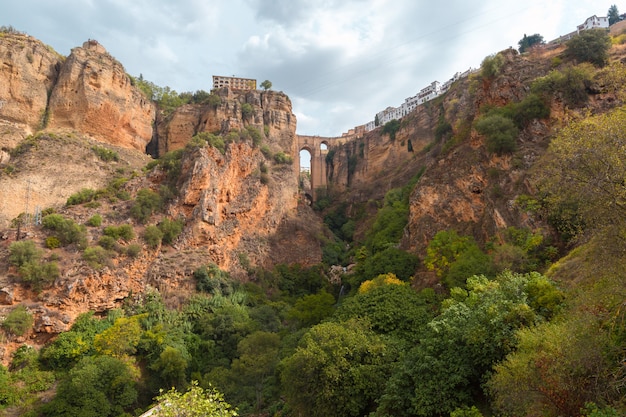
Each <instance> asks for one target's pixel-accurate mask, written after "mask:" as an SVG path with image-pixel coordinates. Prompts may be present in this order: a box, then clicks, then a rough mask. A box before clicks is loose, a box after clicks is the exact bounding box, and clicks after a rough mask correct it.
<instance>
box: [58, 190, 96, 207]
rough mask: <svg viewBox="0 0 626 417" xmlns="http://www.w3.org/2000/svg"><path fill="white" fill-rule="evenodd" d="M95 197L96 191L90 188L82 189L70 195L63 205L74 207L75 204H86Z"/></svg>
mask: <svg viewBox="0 0 626 417" xmlns="http://www.w3.org/2000/svg"><path fill="white" fill-rule="evenodd" d="M95 197H96V191H95V190H92V189H91V188H83V189H82V190H80V191H79V192H77V193H74V194H72V195H71V196H69V198H68V199H67V202H66V203H65V205H67V206H75V205H77V204H83V203H88V202H90V201H92V200H93V199H94V198H95Z"/></svg>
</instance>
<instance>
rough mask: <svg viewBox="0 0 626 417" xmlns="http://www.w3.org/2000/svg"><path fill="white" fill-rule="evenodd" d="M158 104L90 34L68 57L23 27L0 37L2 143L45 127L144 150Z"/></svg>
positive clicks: (6, 145)
mask: <svg viewBox="0 0 626 417" xmlns="http://www.w3.org/2000/svg"><path fill="white" fill-rule="evenodd" d="M154 120H155V107H154V105H153V103H151V102H150V101H149V100H147V99H146V98H145V96H144V95H143V94H142V93H141V92H140V91H139V90H138V89H136V88H135V87H134V86H133V85H132V84H131V80H130V78H129V77H128V75H127V74H126V72H125V70H124V67H123V66H122V65H121V64H120V63H119V62H118V61H116V60H115V59H114V58H113V57H112V56H111V55H109V54H108V53H107V52H106V50H105V49H104V47H103V46H102V45H100V44H98V43H97V42H96V41H93V40H90V41H87V42H85V43H84V44H83V46H82V47H79V48H74V49H73V50H72V53H71V54H70V56H69V57H67V58H64V57H63V56H61V55H59V54H58V53H56V52H55V51H54V50H52V49H51V48H50V47H48V46H46V45H44V44H43V43H42V42H40V41H39V40H37V39H34V38H32V37H30V36H28V35H23V34H19V33H3V34H2V37H0V128H1V131H0V147H1V148H4V149H7V150H10V149H12V148H14V147H15V146H17V144H18V143H19V142H20V141H21V140H22V139H24V138H25V137H26V136H28V135H30V134H33V133H34V132H36V131H38V130H41V129H46V130H49V131H57V130H60V129H63V130H65V131H73V132H78V133H81V134H84V135H85V134H86V135H90V136H92V137H93V138H94V139H96V140H99V141H101V142H104V143H109V144H112V145H116V146H121V147H124V148H129V149H136V150H139V151H141V152H145V149H146V145H147V144H148V143H149V142H150V140H151V139H152V132H153V124H154Z"/></svg>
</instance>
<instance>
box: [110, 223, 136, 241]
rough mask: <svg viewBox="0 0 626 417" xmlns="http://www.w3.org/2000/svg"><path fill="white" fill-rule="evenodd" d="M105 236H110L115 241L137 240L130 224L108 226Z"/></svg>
mask: <svg viewBox="0 0 626 417" xmlns="http://www.w3.org/2000/svg"><path fill="white" fill-rule="evenodd" d="M103 233H104V235H105V236H110V237H112V238H113V239H114V240H120V239H123V240H125V241H126V242H129V241H131V240H132V239H134V238H135V232H134V231H133V227H132V226H131V225H130V224H122V225H120V226H107V227H105V228H104V231H103Z"/></svg>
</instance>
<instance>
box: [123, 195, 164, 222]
mask: <svg viewBox="0 0 626 417" xmlns="http://www.w3.org/2000/svg"><path fill="white" fill-rule="evenodd" d="M162 204H163V202H162V199H161V196H160V195H159V194H157V193H155V192H154V191H152V190H149V189H147V188H144V189H141V190H139V192H137V198H136V199H135V202H134V204H133V205H132V207H131V208H130V215H131V216H132V217H133V218H134V219H135V220H137V221H139V222H141V223H145V222H146V221H147V220H148V219H149V218H150V216H152V214H154V213H155V212H157V211H159V210H160V209H161V206H162Z"/></svg>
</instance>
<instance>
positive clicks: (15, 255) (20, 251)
mask: <svg viewBox="0 0 626 417" xmlns="http://www.w3.org/2000/svg"><path fill="white" fill-rule="evenodd" d="M39 258H41V250H40V249H39V248H37V247H36V246H35V242H33V241H32V240H21V241H17V242H13V243H11V245H10V246H9V262H10V263H11V265H14V266H17V267H21V266H22V265H24V264H27V263H29V262H36V261H39Z"/></svg>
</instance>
